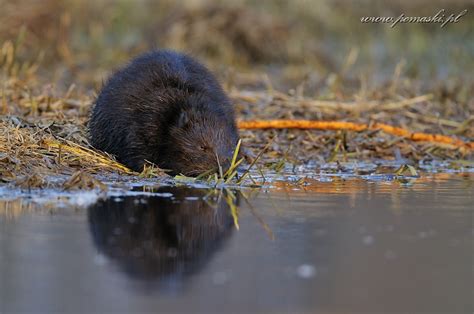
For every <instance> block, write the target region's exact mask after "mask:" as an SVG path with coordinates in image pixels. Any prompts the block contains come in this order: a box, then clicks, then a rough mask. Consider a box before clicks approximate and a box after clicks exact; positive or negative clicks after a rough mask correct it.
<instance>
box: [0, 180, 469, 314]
mask: <svg viewBox="0 0 474 314" xmlns="http://www.w3.org/2000/svg"><path fill="white" fill-rule="evenodd" d="M322 181H325V180H322ZM274 185H275V188H273V189H260V190H242V191H240V192H239V191H222V192H218V191H215V192H210V190H206V189H190V188H187V187H177V188H173V187H162V188H158V189H154V190H150V189H147V193H130V195H128V196H123V195H122V196H120V194H117V193H116V194H115V195H113V196H111V197H109V198H106V199H102V200H100V199H98V200H95V199H92V200H91V201H90V202H89V203H91V205H89V206H85V207H84V206H83V207H74V208H72V207H69V208H68V207H63V208H60V209H58V208H56V207H55V205H54V204H55V203H54V202H53V203H52V205H51V204H49V205H46V204H45V203H44V202H42V203H41V204H42V205H41V206H40V207H37V206H34V205H32V203H31V200H28V199H26V198H24V197H23V198H17V197H13V198H10V199H9V200H6V199H4V200H3V201H2V202H0V313H9V312H28V311H31V312H48V313H51V312H113V313H115V312H127V313H138V312H160V313H169V312H179V313H184V312H200V313H224V312H230V313H247V312H250V313H255V312H262V313H263V312H265V313H269V312H279V313H283V312H288V313H296V312H301V313H316V312H317V313H356V312H357V313H359V312H360V313H382V312H384V313H386V312H390V313H426V312H428V313H434V312H436V313H471V312H472V311H473V310H474V306H473V298H472V293H473V282H474V278H473V265H474V263H473V236H474V226H473V213H474V206H473V204H474V202H473V201H474V196H473V195H474V193H473V192H474V175H473V174H451V175H446V174H436V175H429V176H427V177H422V178H419V179H416V180H412V181H404V182H396V181H389V182H373V181H370V180H361V179H357V178H351V179H348V180H343V179H341V178H333V179H332V180H331V182H319V181H317V180H314V181H311V182H309V183H306V184H304V185H299V184H285V183H280V184H278V183H276V184H274ZM150 192H151V193H150ZM131 194H133V195H131ZM86 205H87V204H86ZM71 206H72V205H71ZM236 224H238V226H239V230H237V229H236Z"/></svg>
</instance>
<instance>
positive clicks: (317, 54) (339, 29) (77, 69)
mask: <svg viewBox="0 0 474 314" xmlns="http://www.w3.org/2000/svg"><path fill="white" fill-rule="evenodd" d="M0 7H1V8H2V10H1V11H2V12H1V13H0V18H1V23H0V43H5V42H6V41H7V40H10V41H11V42H13V43H15V45H16V49H17V51H16V58H17V59H18V60H21V61H23V62H29V63H32V62H35V61H36V60H41V67H40V69H39V70H40V72H39V73H40V74H41V75H40V78H42V79H44V80H45V81H48V82H56V83H58V84H62V85H64V86H68V85H70V84H71V83H76V84H82V86H84V87H87V88H89V87H94V88H98V87H100V84H101V82H102V81H103V80H104V78H105V77H106V76H107V74H108V73H109V71H110V70H111V69H114V68H117V67H119V66H121V65H122V64H123V63H124V62H126V61H127V60H129V59H130V58H131V57H133V56H135V55H136V54H138V53H140V52H143V51H146V50H149V49H153V48H171V49H178V50H181V51H185V52H188V53H190V54H192V55H194V56H197V57H199V58H200V59H202V60H204V61H205V62H206V64H208V65H209V66H211V67H212V68H213V69H214V70H216V72H217V73H218V74H219V75H220V76H221V77H224V78H229V76H230V77H232V75H234V74H235V72H238V73H247V75H246V76H245V75H244V76H243V77H244V78H245V80H244V81H245V82H243V83H245V84H247V85H257V86H254V87H258V85H259V84H265V80H263V81H262V80H261V77H260V76H259V77H257V78H255V79H252V77H253V76H252V75H251V74H250V73H255V72H259V73H266V74H267V75H268V80H269V81H270V82H271V83H272V84H273V85H274V86H276V87H277V88H280V89H289V88H294V87H295V86H297V85H298V84H300V83H301V82H302V81H304V82H305V91H304V92H305V93H308V94H309V96H312V97H314V96H315V95H313V94H311V93H318V97H320V98H321V97H322V98H325V97H329V98H334V97H337V93H336V95H335V94H334V92H335V89H334V85H335V84H336V85H337V84H340V85H342V87H343V88H347V89H349V90H353V91H354V90H358V89H359V88H360V87H361V84H367V85H368V86H367V87H368V88H369V87H370V86H372V87H373V88H377V87H378V86H380V85H381V84H385V83H387V81H391V80H392V79H393V75H397V76H404V77H405V76H406V77H408V78H412V79H419V80H418V81H417V83H416V85H419V87H420V88H423V87H426V86H427V85H429V86H433V84H434V85H436V83H437V82H439V81H448V80H449V81H450V82H451V83H450V85H449V86H447V88H452V89H453V88H462V87H459V85H462V86H465V88H466V89H467V88H472V87H473V86H472V80H473V75H472V71H473V69H474V18H473V15H472V12H474V2H473V1H471V0H454V1H453V0H450V1H448V0H434V1H429V0H426V1H412V0H397V1H376V0H361V1H350V0H293V1H284V0H276V1H256V0H236V1H235V0H233V1H214V2H211V1H204V0H188V1H172V0H161V1H154V0H138V1H131V0H117V1H109V0H99V1H80V0H62V1H55V0H17V1H12V0H0ZM440 9H446V13H448V14H450V13H455V14H457V13H459V12H460V11H462V10H463V9H467V10H468V13H467V15H465V16H464V17H463V18H461V20H460V22H459V23H457V24H449V25H447V26H446V27H444V28H440V25H439V24H399V25H397V26H396V27H395V28H390V27H389V25H387V24H370V23H368V24H364V23H361V22H360V18H361V17H362V16H395V17H396V16H399V15H400V14H401V13H404V14H405V15H407V16H432V15H434V14H435V13H436V12H438V11H439V10H440ZM3 49H6V48H5V45H4V47H3ZM0 62H5V60H0ZM18 64H20V65H21V64H22V62H19V63H18ZM10 70H11V69H10ZM17 70H18V69H17ZM237 80H238V79H237ZM231 81H232V80H231ZM459 82H462V83H463V84H459ZM237 83H238V82H237ZM266 83H268V82H266ZM412 83H413V82H412ZM455 86H457V87H455ZM248 87H251V86H248ZM331 87H332V88H331ZM338 87H340V86H338ZM466 93H467V92H465V94H466Z"/></svg>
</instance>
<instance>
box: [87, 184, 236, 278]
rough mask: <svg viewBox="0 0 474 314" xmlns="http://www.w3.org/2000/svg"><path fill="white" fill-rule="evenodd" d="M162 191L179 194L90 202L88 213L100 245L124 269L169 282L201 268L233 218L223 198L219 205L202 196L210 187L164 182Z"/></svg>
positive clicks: (230, 225) (129, 272)
mask: <svg viewBox="0 0 474 314" xmlns="http://www.w3.org/2000/svg"><path fill="white" fill-rule="evenodd" d="M157 192H159V193H171V194H173V197H156V196H151V197H143V198H137V197H125V198H124V199H123V201H121V202H116V201H114V200H113V199H110V198H109V199H107V200H104V201H99V202H97V203H96V204H94V205H92V206H91V207H89V209H88V216H89V226H90V230H91V233H92V238H93V241H94V244H95V246H96V247H97V248H98V250H99V251H100V252H101V253H103V254H104V255H106V256H108V257H110V258H111V259H112V260H113V261H116V262H117V263H118V265H119V266H120V269H121V270H122V271H124V272H125V273H126V274H128V275H130V276H132V277H134V278H137V279H142V280H145V281H153V280H156V279H160V280H159V282H162V281H165V282H166V280H176V279H180V278H182V277H183V276H187V275H190V274H192V273H195V272H196V271H198V270H199V269H200V268H201V267H202V266H203V265H204V264H205V263H206V262H207V261H208V260H209V258H210V257H211V256H212V253H214V252H215V251H216V250H218V249H219V247H220V245H221V244H222V241H223V240H224V239H226V238H228V237H229V235H230V234H231V231H232V226H233V219H232V215H231V212H230V209H229V206H228V204H227V203H226V202H225V200H223V198H220V200H219V201H218V203H217V204H216V205H215V207H214V206H211V205H210V204H209V203H207V202H206V201H205V200H204V199H202V198H203V197H204V196H205V195H206V193H207V192H208V191H207V190H197V189H192V190H190V189H188V188H172V187H162V188H159V189H158V191H157ZM186 197H193V199H192V200H189V199H188V200H187V199H186ZM194 198H198V199H194Z"/></svg>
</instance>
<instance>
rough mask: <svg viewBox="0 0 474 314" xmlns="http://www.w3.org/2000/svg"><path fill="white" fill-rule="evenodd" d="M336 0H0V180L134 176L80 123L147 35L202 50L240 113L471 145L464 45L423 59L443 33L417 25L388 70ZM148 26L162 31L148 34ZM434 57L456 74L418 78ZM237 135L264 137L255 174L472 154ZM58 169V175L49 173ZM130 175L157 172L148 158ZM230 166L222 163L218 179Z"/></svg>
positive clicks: (251, 136) (354, 139)
mask: <svg viewBox="0 0 474 314" xmlns="http://www.w3.org/2000/svg"><path fill="white" fill-rule="evenodd" d="M342 2H343V1H342ZM242 3H243V4H245V5H243V4H242ZM297 3H299V2H297ZM340 3H341V1H337V2H335V4H334V5H333V4H329V2H326V1H321V3H320V6H319V7H318V10H315V9H313V8H309V7H307V5H306V4H304V3H303V2H301V3H299V4H298V5H295V6H293V7H291V8H285V7H284V6H282V5H281V4H275V5H274V6H270V5H268V4H260V5H259V4H256V3H253V2H252V1H240V2H238V3H237V4H235V5H225V4H223V5H204V6H202V5H201V6H199V5H197V6H196V5H192V2H190V3H188V4H186V5H183V6H179V7H178V6H176V5H174V4H173V2H172V1H163V2H161V3H160V4H156V3H155V2H153V1H152V2H149V3H148V2H147V4H146V5H145V6H143V7H140V8H138V7H137V8H136V10H134V11H133V14H130V15H127V14H125V12H129V11H130V8H129V6H131V5H132V3H129V4H127V3H124V4H121V6H117V7H114V8H107V10H105V11H103V12H104V13H103V14H102V13H101V14H98V12H102V11H100V10H102V9H105V8H106V6H105V7H104V4H101V3H96V4H92V3H90V4H89V5H83V4H82V2H78V1H74V0H68V1H65V2H61V3H59V2H57V1H48V2H46V3H44V4H43V5H42V6H40V7H36V6H32V5H30V1H27V0H23V1H20V2H17V3H13V2H11V3H10V2H8V3H3V1H0V6H2V5H5V6H4V8H5V11H4V14H5V19H4V20H3V22H5V23H2V25H1V26H0V78H1V79H0V82H1V86H0V113H1V117H0V182H3V183H11V184H17V185H19V186H22V187H46V186H54V185H58V184H59V185H60V186H62V187H64V188H70V187H71V186H75V185H77V186H81V187H84V188H88V187H91V186H98V185H100V184H98V183H97V182H95V183H94V181H93V180H92V179H91V178H90V177H88V175H89V174H98V173H100V174H102V175H107V174H112V173H120V174H126V175H138V174H136V173H132V172H131V171H130V170H128V169H127V168H126V167H124V166H122V165H120V164H119V163H117V162H116V161H114V159H113V157H111V156H108V155H106V154H104V153H101V152H98V151H96V150H94V149H93V148H92V147H91V146H90V145H89V143H88V140H87V127H86V124H87V118H88V114H89V110H90V108H91V105H92V104H93V101H94V94H95V92H96V91H97V90H98V88H100V84H101V81H102V80H103V79H104V78H105V77H106V75H107V74H106V73H108V72H109V71H110V69H111V68H116V67H118V66H120V65H121V64H122V63H123V62H124V61H125V60H127V59H128V58H130V57H131V56H132V55H134V54H136V53H138V52H141V51H144V50H147V49H149V48H151V47H153V46H159V47H171V48H178V49H182V50H186V51H190V52H192V53H193V54H194V55H196V56H198V57H200V58H201V59H203V60H205V61H206V62H207V64H209V65H210V66H211V67H212V68H213V69H215V70H216V73H217V74H218V76H219V77H220V78H221V80H222V83H223V85H224V87H225V88H226V90H227V91H228V93H229V95H230V97H231V98H232V100H233V101H234V104H235V107H236V110H237V113H238V117H239V119H241V120H251V119H307V120H336V121H347V122H354V123H363V124H368V125H370V124H373V123H374V122H378V123H386V124H390V125H392V126H396V127H402V128H405V129H408V130H410V131H413V132H425V133H438V134H443V135H446V136H451V137H455V138H458V139H460V140H463V141H465V142H472V141H473V139H474V127H473V126H474V80H472V76H471V73H465V72H466V70H463V69H467V66H468V65H472V58H469V52H470V51H471V50H469V49H471V47H469V46H465V49H464V48H459V47H458V50H456V51H457V55H456V56H455V57H453V58H450V60H454V61H450V62H452V63H446V61H445V60H446V59H442V60H444V61H440V59H436V56H432V57H431V55H428V56H426V53H428V52H430V51H431V50H436V49H433V47H429V46H428V47H427V46H422V47H421V46H419V45H420V44H419V43H420V42H421V43H422V42H424V40H425V39H426V38H430V40H431V39H433V41H432V42H431V44H432V45H438V48H440V49H443V47H442V46H440V43H442V42H443V40H445V39H446V38H448V39H449V38H450V37H449V36H448V35H445V34H446V33H439V32H438V33H435V34H434V35H433V32H434V31H433V30H425V29H423V28H420V27H418V26H416V25H414V26H411V27H412V28H411V30H412V32H411V33H410V32H409V33H410V35H409V36H415V35H416V36H419V38H421V40H419V41H416V40H415V41H411V40H410V41H409V42H408V40H407V42H408V43H407V44H406V50H407V51H408V52H410V51H421V53H419V55H423V56H425V57H424V59H419V58H418V55H416V54H414V55H413V58H412V57H410V56H409V55H406V56H405V58H401V57H399V58H398V59H397V58H394V57H393V56H394V55H397V53H399V51H398V50H395V51H389V50H387V51H385V54H384V56H386V57H391V58H392V62H391V66H390V67H389V71H388V74H387V68H386V67H384V68H382V66H380V65H379V64H378V63H376V62H375V61H373V60H372V61H370V60H369V59H367V58H368V57H367V54H366V53H365V51H367V49H370V47H372V46H370V45H371V42H370V38H371V35H370V34H372V33H371V32H372V31H373V29H375V27H376V26H374V28H373V29H372V30H368V29H366V30H365V33H364V32H362V31H361V38H358V40H360V41H361V43H360V46H357V43H354V42H353V41H351V40H352V39H351V38H350V36H349V37H348V36H347V34H344V30H347V28H348V27H353V26H354V27H355V28H356V29H359V28H360V27H361V26H360V25H358V24H356V25H346V21H348V16H351V15H350V14H354V13H351V12H348V11H347V8H344V6H341V4H340ZM397 3H398V2H397ZM400 3H401V2H400ZM7 4H8V5H7ZM457 5H458V6H463V5H464V3H463V2H462V1H460V3H458V4H457ZM402 6H403V5H402ZM2 7H3V6H2ZM328 8H331V9H334V10H336V9H337V10H339V11H337V12H339V13H338V14H336V13H334V19H335V20H334V21H333V20H329V19H327V18H326V17H325V16H323V15H324V14H323V13H321V12H328V11H327V9H328ZM409 8H410V7H409V6H406V9H407V10H408V9H409ZM99 9H100V10H99ZM158 9H159V10H158ZM287 9H288V10H287ZM392 10H394V9H393V8H392ZM148 11H150V12H148ZM395 11H396V10H395ZM35 12H36V13H37V14H35ZM153 12H160V13H159V14H160V15H156V14H153ZM334 12H336V11H334ZM72 16H74V19H72ZM352 17H353V16H352ZM106 23H110V25H112V27H110V28H107V27H106V25H105V24H106ZM356 23H357V22H356ZM466 23H467V24H462V23H459V25H451V26H452V27H451V29H453V31H452V33H450V34H451V35H452V36H458V35H459V34H461V35H459V36H461V37H462V36H469V34H470V33H469V32H468V30H469V24H468V23H469V22H468V21H466ZM58 26H59V27H58ZM455 27H456V28H455ZM13 30H16V31H13ZM448 31H449V29H448V30H446V32H448ZM412 33H413V34H415V35H413V34H412ZM464 33H466V34H467V35H462V34H464ZM156 34H160V36H158V37H159V42H158V43H157V42H156V40H157V36H156ZM326 34H329V35H331V36H333V37H332V38H331V40H332V41H333V42H328V43H329V44H328V45H325V43H327V42H326V41H325V40H326V39H325V38H326V37H331V36H325V35H326ZM397 34H398V33H397V31H396V30H394V31H392V33H388V32H386V33H382V34H379V35H380V36H382V38H381V39H380V40H381V41H383V40H385V41H388V42H390V43H391V44H394V46H396V45H397V43H398V44H401V43H402V42H403V44H405V42H404V41H405V38H402V39H400V38H398V37H397V36H398V35H397ZM372 35H373V34H372ZM433 36H434V37H433ZM443 36H444V37H443ZM446 36H447V37H446ZM438 37H439V38H438ZM84 38H88V40H87V41H84ZM463 38H464V37H463ZM465 39H469V37H466V38H465ZM127 40H128V41H127ZM398 41H400V42H398ZM334 42H335V43H337V44H341V45H342V44H344V45H345V44H348V45H349V46H345V47H349V49H346V50H337V49H336V48H332V50H328V47H341V46H338V45H335V46H332V45H331V44H333V43H334ZM467 42H469V41H467ZM417 45H418V46H417ZM404 47H405V46H404ZM463 47H464V46H463ZM428 48H430V49H428ZM387 49H388V48H387ZM430 53H431V52H430ZM466 56H467V57H466ZM455 61H456V62H458V63H455ZM384 62H386V60H385V59H384ZM417 62H418V63H417ZM423 62H425V63H423ZM378 66H380V67H378ZM438 66H442V67H446V68H447V69H448V70H450V71H451V70H452V71H454V72H453V73H455V75H453V76H447V77H442V78H439V79H436V78H433V79H431V77H429V79H428V80H427V79H426V78H427V77H423V76H422V73H423V72H424V71H425V70H426V69H427V68H430V67H438ZM369 70H370V71H369ZM382 70H383V71H384V73H386V74H385V76H384V79H382V80H376V79H374V78H373V74H374V72H375V73H377V72H379V71H380V72H382ZM456 71H458V72H456ZM471 72H472V71H471ZM413 73H415V74H413ZM416 73H420V74H419V75H418V74H416ZM241 135H242V139H243V146H244V147H246V148H247V149H248V150H250V151H251V152H253V154H254V155H255V156H256V155H258V154H259V152H262V150H263V148H264V147H265V146H266V145H269V146H268V150H267V151H266V153H265V154H263V155H261V156H260V159H259V161H258V164H259V165H257V166H258V167H256V168H258V169H259V171H260V170H262V171H265V167H268V168H269V169H272V170H278V169H281V168H282V166H283V165H284V163H285V162H292V163H305V162H308V161H312V162H314V161H316V162H328V161H349V160H373V159H378V158H381V159H400V158H402V159H404V160H406V162H407V163H412V164H413V165H416V164H417V162H419V161H430V160H453V161H457V162H458V163H470V161H471V160H472V159H473V157H474V156H473V153H472V151H466V150H462V149H455V148H454V149H453V147H449V146H443V145H439V144H434V143H414V142H412V141H410V140H408V139H406V138H403V137H398V136H393V135H388V134H385V133H383V132H378V131H374V130H364V131H361V132H353V131H317V130H278V131H276V130H243V131H242V132H241ZM273 138H275V140H274V141H272V140H271V139H273ZM238 162H239V161H238V160H235V161H234V164H236V163H238ZM58 175H66V176H67V177H68V178H69V179H64V180H63V181H61V182H59V183H57V182H56V181H54V180H50V178H51V177H55V176H58ZM141 176H142V177H159V176H162V173H161V172H160V171H159V169H156V168H155V167H153V165H149V166H147V167H146V168H145V169H144V171H143V172H142V174H141ZM235 176H236V173H235V169H232V171H230V172H229V173H226V174H222V175H221V178H220V180H221V181H223V182H225V181H229V180H232V179H233V178H235ZM217 179H218V180H219V177H218V178H217Z"/></svg>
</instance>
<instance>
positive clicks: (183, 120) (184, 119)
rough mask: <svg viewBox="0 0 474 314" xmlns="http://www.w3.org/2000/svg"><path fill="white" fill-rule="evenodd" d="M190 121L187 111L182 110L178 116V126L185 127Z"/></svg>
mask: <svg viewBox="0 0 474 314" xmlns="http://www.w3.org/2000/svg"><path fill="white" fill-rule="evenodd" d="M188 123H189V115H188V113H187V112H186V111H182V112H181V113H180V114H179V117H178V128H183V127H185V126H186V125H187V124H188Z"/></svg>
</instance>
